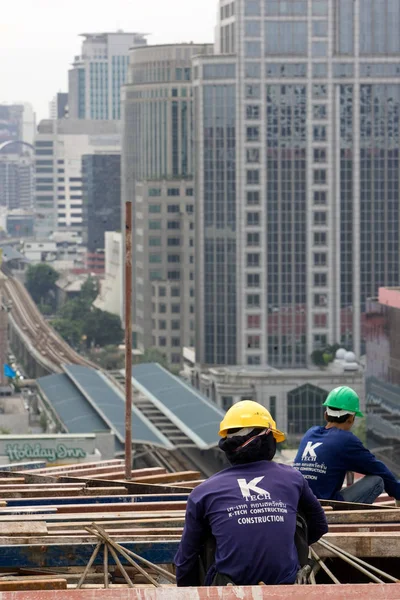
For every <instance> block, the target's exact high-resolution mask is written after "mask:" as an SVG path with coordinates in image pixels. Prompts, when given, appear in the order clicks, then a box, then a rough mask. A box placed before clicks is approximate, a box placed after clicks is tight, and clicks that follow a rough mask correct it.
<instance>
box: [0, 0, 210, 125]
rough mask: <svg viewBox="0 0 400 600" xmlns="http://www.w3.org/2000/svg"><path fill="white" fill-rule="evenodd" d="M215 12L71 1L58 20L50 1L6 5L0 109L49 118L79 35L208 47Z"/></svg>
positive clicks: (186, 6)
mask: <svg viewBox="0 0 400 600" xmlns="http://www.w3.org/2000/svg"><path fill="white" fill-rule="evenodd" d="M216 8H217V4H216V2H215V0H196V1H193V2H190V3H187V2H184V1H183V0H171V2H169V3H168V5H167V4H165V3H164V2H162V0H153V1H152V2H151V3H145V4H142V5H141V6H140V7H137V8H136V6H135V4H134V3H132V2H130V0H115V1H114V2H113V3H111V4H107V5H99V4H98V3H96V2H95V0H86V2H85V3H83V4H82V2H78V0H71V1H70V3H69V5H68V12H66V13H64V14H63V15H62V19H60V18H59V16H58V10H59V9H58V7H57V5H56V4H54V3H52V2H50V1H49V0H37V2H35V3H32V2H31V1H30V0H22V2H19V3H18V4H11V5H10V4H9V5H8V6H7V11H6V13H5V15H3V22H2V23H1V24H0V64H1V70H0V74H1V80H2V86H1V96H0V103H3V102H5V103H9V104H11V103H15V102H21V101H24V102H30V103H32V105H33V108H34V110H35V112H36V115H37V122H39V121H40V120H41V119H44V118H47V117H48V106H49V102H50V101H51V99H52V98H53V97H54V95H55V94H56V93H57V92H59V91H66V90H67V87H68V70H69V69H70V68H71V65H72V63H73V60H74V56H75V55H77V54H79V51H80V46H81V43H82V38H81V37H80V34H82V33H85V32H88V31H90V32H105V31H116V30H118V29H122V30H124V31H140V32H144V33H147V34H148V43H149V44H160V43H181V42H191V41H193V42H195V43H199V42H211V41H212V38H213V32H214V25H215V13H216ZM21 14H23V16H24V18H23V19H21V18H20V16H21ZM43 15H45V20H44V19H43ZM43 23H45V25H43ZM48 24H51V25H48ZM28 49H29V51H28ZM38 84H39V85H38Z"/></svg>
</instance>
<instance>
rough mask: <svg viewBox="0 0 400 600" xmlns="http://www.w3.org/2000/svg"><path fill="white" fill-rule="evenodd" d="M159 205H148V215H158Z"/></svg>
mask: <svg viewBox="0 0 400 600" xmlns="http://www.w3.org/2000/svg"><path fill="white" fill-rule="evenodd" d="M160 212H161V204H149V213H160Z"/></svg>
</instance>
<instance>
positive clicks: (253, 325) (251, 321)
mask: <svg viewBox="0 0 400 600" xmlns="http://www.w3.org/2000/svg"><path fill="white" fill-rule="evenodd" d="M260 326H261V315H247V328H248V329H260Z"/></svg>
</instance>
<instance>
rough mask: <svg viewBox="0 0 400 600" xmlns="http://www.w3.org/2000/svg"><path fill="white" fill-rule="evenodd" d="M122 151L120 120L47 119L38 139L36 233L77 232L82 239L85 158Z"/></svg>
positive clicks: (39, 129)
mask: <svg viewBox="0 0 400 600" xmlns="http://www.w3.org/2000/svg"><path fill="white" fill-rule="evenodd" d="M120 152H121V124H120V122H118V121H86V120H79V119H60V120H57V121H49V120H44V121H41V122H40V123H39V126H38V133H37V136H36V140H35V212H36V234H37V236H38V237H39V238H47V237H48V236H49V235H50V234H51V233H52V232H54V231H56V230H58V231H74V232H76V233H77V234H79V236H83V232H84V221H83V210H82V157H83V156H84V155H86V154H96V155H97V154H100V155H101V154H116V155H119V154H120Z"/></svg>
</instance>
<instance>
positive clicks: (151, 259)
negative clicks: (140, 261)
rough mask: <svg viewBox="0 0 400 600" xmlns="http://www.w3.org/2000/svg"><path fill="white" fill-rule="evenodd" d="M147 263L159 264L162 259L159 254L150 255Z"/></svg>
mask: <svg viewBox="0 0 400 600" xmlns="http://www.w3.org/2000/svg"><path fill="white" fill-rule="evenodd" d="M149 262H150V263H153V264H154V263H161V262H162V257H161V254H150V256H149Z"/></svg>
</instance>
